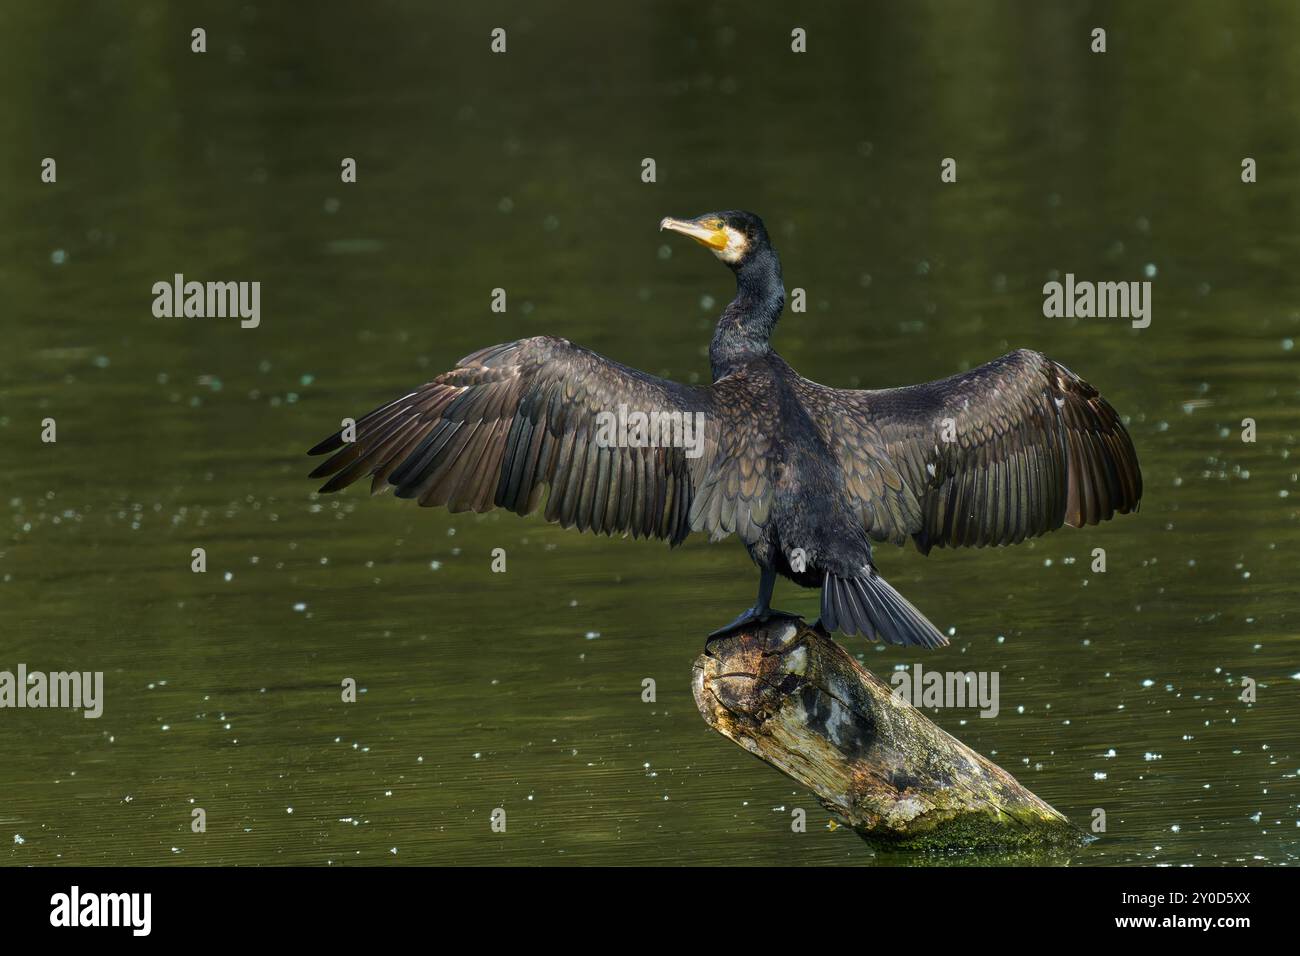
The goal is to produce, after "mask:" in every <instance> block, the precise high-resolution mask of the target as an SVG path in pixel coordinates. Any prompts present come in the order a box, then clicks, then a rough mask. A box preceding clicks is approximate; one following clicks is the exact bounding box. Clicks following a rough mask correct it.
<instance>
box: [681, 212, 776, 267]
mask: <svg viewBox="0 0 1300 956" xmlns="http://www.w3.org/2000/svg"><path fill="white" fill-rule="evenodd" d="M659 228H660V229H670V230H672V231H673V232H680V233H681V234H682V235H683V236H690V237H691V238H692V239H694V240H695V241H696V242H698V243H699V244H700V245H702V246H707V247H708V248H709V249H711V250H713V254H714V255H715V256H717V257H718V258H719V259H721V260H722V261H723V262H725V263H726V264H727V265H729V266H731V267H732V268H733V269H738V268H740V266H741V265H743V264H744V263H745V262H747V261H748V260H750V259H751V258H753V256H754V255H755V254H756V253H758V252H760V251H763V250H766V249H768V248H769V245H768V240H767V230H766V229H764V228H763V220H761V219H759V218H758V217H757V216H755V215H754V214H753V213H752V212H744V211H743V210H739V209H733V210H730V211H729V212H710V213H705V214H704V215H703V216H696V217H695V218H694V219H674V218H673V217H672V216H666V217H665V218H664V219H663V220H661V221H660V223H659Z"/></svg>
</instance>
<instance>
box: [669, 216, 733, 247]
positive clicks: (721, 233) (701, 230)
mask: <svg viewBox="0 0 1300 956" xmlns="http://www.w3.org/2000/svg"><path fill="white" fill-rule="evenodd" d="M714 223H715V225H705V224H704V223H702V222H700V221H699V220H696V219H674V218H673V217H672V216H665V217H664V218H663V219H662V220H660V222H659V228H660V229H661V230H662V229H669V230H671V231H672V232H680V233H681V234H682V235H683V236H690V237H691V238H692V239H694V240H695V241H696V242H698V243H699V244H700V245H702V246H708V247H709V248H710V249H712V250H714V251H715V252H716V251H720V250H722V249H725V248H727V242H728V240H727V230H726V229H724V228H723V227H722V223H721V222H718V221H717V220H714Z"/></svg>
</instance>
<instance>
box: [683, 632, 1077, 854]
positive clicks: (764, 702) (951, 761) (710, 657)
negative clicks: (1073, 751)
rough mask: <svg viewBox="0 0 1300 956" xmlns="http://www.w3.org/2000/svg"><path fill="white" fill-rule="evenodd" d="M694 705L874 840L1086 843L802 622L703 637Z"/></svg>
mask: <svg viewBox="0 0 1300 956" xmlns="http://www.w3.org/2000/svg"><path fill="white" fill-rule="evenodd" d="M694 692H695V703H696V706H697V707H699V709H700V713H701V714H702V715H703V716H704V720H705V722H706V723H708V725H709V726H710V727H712V728H713V729H714V730H716V731H717V732H718V733H720V734H722V735H723V736H724V737H727V738H728V739H730V740H731V741H733V742H734V743H736V744H738V745H740V746H741V747H743V748H744V749H746V750H748V751H749V752H750V753H752V754H754V755H755V756H757V757H759V758H760V759H762V760H765V761H766V762H767V763H769V764H771V765H772V766H773V767H776V768H777V769H778V770H780V771H782V772H783V773H785V774H788V775H789V776H791V777H793V778H794V779H795V780H797V781H799V782H800V783H801V784H803V785H804V786H806V787H808V788H809V789H810V790H811V791H812V792H813V793H814V794H816V796H817V798H818V799H819V800H820V801H821V803H822V805H823V806H824V807H826V809H828V810H829V811H831V813H832V814H834V815H835V816H836V817H838V818H839V819H840V820H842V821H843V822H845V823H847V824H848V825H850V826H852V827H853V828H854V829H855V830H856V831H857V832H858V833H859V834H860V835H861V836H862V837H863V838H865V839H866V840H868V841H869V842H871V843H874V844H877V845H888V846H894V847H899V848H925V849H944V850H950V849H983V848H1001V849H1018V850H1023V849H1032V848H1045V847H1057V846H1065V845H1073V846H1077V845H1079V844H1081V843H1082V842H1083V841H1084V836H1083V834H1082V833H1081V831H1079V830H1078V829H1076V828H1075V827H1074V826H1072V825H1071V824H1070V822H1069V821H1068V820H1066V818H1065V817H1064V816H1062V815H1061V814H1060V813H1059V812H1057V811H1056V810H1055V809H1053V808H1052V807H1051V806H1049V805H1048V804H1046V803H1044V802H1043V801H1042V800H1040V799H1039V798H1038V797H1036V796H1035V795H1034V794H1032V793H1030V792H1029V791H1028V790H1026V789H1025V788H1024V787H1022V786H1021V785H1020V784H1019V783H1017V782H1016V780H1015V778H1013V777H1012V776H1011V775H1010V774H1009V773H1007V772H1006V771H1005V770H1003V769H1002V768H1001V767H998V766H997V765H996V764H994V763H992V762H991V761H989V760H986V759H985V758H983V757H981V756H980V755H979V754H977V753H975V751H973V750H971V749H970V748H969V747H967V746H966V745H965V744H963V743H962V742H961V741H959V740H957V739H956V738H954V737H952V736H951V735H950V734H948V733H945V732H944V731H943V730H942V729H941V728H940V727H938V726H937V725H936V724H934V723H933V722H932V721H931V720H929V719H928V718H927V717H926V716H925V715H924V714H923V713H921V712H920V711H919V710H917V709H916V708H915V707H913V706H912V705H911V704H910V703H908V702H907V701H905V700H902V699H901V698H899V697H897V696H895V695H894V693H893V692H892V689H891V688H890V686H889V685H888V684H886V683H885V682H884V681H882V680H880V679H879V678H878V677H876V676H875V675H874V674H872V673H871V672H870V671H868V670H867V669H866V668H864V667H862V665H860V664H859V663H858V662H857V661H855V660H854V659H853V658H852V657H851V656H850V655H849V654H848V652H847V651H845V650H844V649H843V648H842V647H840V645H839V644H837V643H836V642H835V641H834V640H832V639H831V638H828V637H826V636H825V635H824V634H822V633H820V632H818V631H816V630H813V629H812V628H810V627H809V626H808V625H807V624H806V623H804V621H803V620H802V619H800V618H795V617H789V616H784V615H781V616H778V617H774V618H772V619H770V620H768V621H767V622H766V623H764V624H761V625H757V626H754V627H746V628H741V629H739V630H737V631H733V632H731V633H729V634H726V635H723V636H722V637H720V638H716V639H714V640H712V641H710V642H709V645H708V647H707V648H706V650H705V653H704V654H702V655H700V657H698V658H697V659H696V661H695V673H694Z"/></svg>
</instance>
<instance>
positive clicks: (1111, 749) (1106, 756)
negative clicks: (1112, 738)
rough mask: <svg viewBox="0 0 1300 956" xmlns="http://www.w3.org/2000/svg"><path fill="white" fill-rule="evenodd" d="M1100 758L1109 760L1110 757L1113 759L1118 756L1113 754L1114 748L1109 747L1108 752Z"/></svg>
mask: <svg viewBox="0 0 1300 956" xmlns="http://www.w3.org/2000/svg"><path fill="white" fill-rule="evenodd" d="M1102 756H1103V757H1105V758H1106V759H1107V760H1110V759H1111V758H1112V757H1115V756H1118V755H1117V754H1116V753H1115V748H1114V747H1111V748H1110V749H1109V750H1107V751H1106V752H1105V753H1104V754H1102Z"/></svg>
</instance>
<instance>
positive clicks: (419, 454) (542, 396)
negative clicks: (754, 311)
mask: <svg viewBox="0 0 1300 956" xmlns="http://www.w3.org/2000/svg"><path fill="white" fill-rule="evenodd" d="M637 413H640V414H643V415H645V416H646V417H647V419H649V418H650V416H651V415H655V416H657V420H658V421H659V422H660V424H661V429H660V430H659V431H658V432H656V434H657V435H659V436H660V438H665V439H669V440H671V439H674V438H675V439H677V443H676V444H671V443H665V442H659V441H656V442H654V445H657V446H658V447H654V446H653V445H651V443H649V442H647V441H645V440H641V441H639V442H638V441H636V440H635V437H636V436H635V426H634V428H633V438H634V441H633V442H631V443H628V442H626V441H625V440H624V441H623V443H622V444H620V443H619V442H620V440H623V439H625V438H626V436H627V434H628V431H627V430H626V429H622V430H618V431H616V432H610V431H606V432H604V433H602V429H603V428H607V423H609V422H611V421H615V422H617V421H622V422H626V421H628V419H629V417H634V416H636V414H637ZM610 416H612V418H610ZM602 419H603V422H602ZM664 422H667V423H668V424H667V425H663V423H664ZM701 425H702V426H703V433H700V432H699V431H697V427H698V426H701ZM673 428H677V431H675V432H674V431H673ZM728 432H730V433H731V434H730V437H729V436H728V434H727V433H728ZM738 435H739V430H737V429H726V428H724V423H723V422H722V421H721V420H720V415H719V414H718V403H717V401H716V399H715V396H714V394H713V392H712V388H711V387H705V388H699V387H693V386H688V385H681V384H679V383H677V382H672V381H668V380H666V379H661V378H656V377H655V376H652V375H647V374H645V373H644V372H639V371H637V370H636V369H632V368H628V367H626V366H623V365H619V364H618V363H616V362H612V361H610V360H609V359H606V358H604V357H603V356H601V355H598V354H596V353H595V352H592V351H589V350H587V349H584V348H580V347H578V346H575V345H573V344H571V343H570V342H568V341H566V340H564V339H557V338H550V337H546V336H540V337H537V338H531V339H522V340H520V341H518V342H510V343H507V344H505V345H495V346H492V347H491V348H486V349H482V350H480V351H478V352H475V353H474V354H472V355H469V356H466V357H465V358H464V359H462V360H461V361H460V362H459V363H457V365H456V367H455V368H454V369H452V370H451V371H449V372H446V373H444V374H442V375H439V376H438V377H437V378H435V379H434V380H433V381H431V382H429V383H428V384H426V385H423V386H421V387H420V388H418V389H416V390H415V391H414V392H411V393H410V394H409V395H405V396H403V397H402V398H400V399H398V400H397V401H394V402H390V403H389V404H387V405H384V406H381V407H380V408H377V409H375V410H374V411H372V412H370V413H369V414H368V415H365V416H364V417H362V418H360V419H358V420H357V422H356V425H355V435H354V436H351V437H353V440H352V441H348V440H346V438H347V437H349V436H347V435H346V433H345V432H344V431H342V430H341V431H339V432H337V433H335V434H334V435H332V436H330V437H329V438H326V439H325V440H324V441H322V442H321V443H320V444H318V445H317V446H316V447H315V448H313V449H311V451H310V454H313V455H320V454H326V453H331V452H332V453H333V454H332V455H331V457H330V458H329V459H328V460H326V461H325V462H324V463H323V464H322V465H320V466H319V467H318V468H316V470H315V471H313V472H312V477H314V478H321V477H326V476H330V479H329V481H327V482H326V483H325V484H324V485H323V486H322V487H321V489H320V490H321V491H322V492H326V493H327V492H332V491H338V490H339V489H341V488H344V487H346V486H348V485H350V484H352V482H354V481H356V480H357V479H359V478H362V477H365V476H369V477H370V478H371V492H372V493H375V492H378V491H381V490H384V489H385V488H386V487H388V486H390V485H391V486H392V487H393V488H394V489H395V493H396V494H397V495H398V496H399V497H402V498H415V499H417V500H418V501H419V503H420V504H421V505H424V506H432V505H446V506H447V507H448V508H449V509H450V510H452V511H469V510H472V511H478V512H482V511H488V510H491V509H492V508H494V507H504V508H508V509H509V510H511V511H514V512H516V513H517V514H529V513H531V512H532V511H533V510H535V509H536V508H537V507H538V505H539V504H540V503H541V497H542V492H543V489H545V488H547V487H549V488H550V494H549V497H548V498H547V503H546V512H545V516H546V519H547V520H548V521H554V522H558V523H559V524H561V525H563V526H564V527H566V528H568V527H576V528H578V529H579V530H582V531H587V530H590V531H595V532H598V533H605V534H610V533H614V532H624V533H631V534H632V535H633V536H634V537H657V538H664V539H666V540H668V541H670V542H672V543H674V544H676V543H678V542H680V541H681V540H682V539H684V538H685V537H686V536H687V535H688V534H689V533H690V531H692V530H707V531H710V532H711V533H714V534H715V535H719V534H723V533H726V532H729V531H732V530H735V529H736V527H737V524H736V522H737V513H738V511H743V514H744V516H745V519H746V522H747V523H749V514H750V508H749V506H748V505H747V504H745V505H744V506H743V508H742V507H741V504H740V500H741V488H742V485H743V486H744V488H746V489H748V490H750V491H754V490H755V489H756V486H757V483H756V482H754V481H752V480H751V481H748V482H740V481H736V480H732V479H731V476H732V475H733V474H736V475H739V472H740V466H739V464H737V463H735V462H734V461H732V460H731V459H730V458H729V455H731V454H733V453H734V452H735V450H736V449H735V444H736V441H737V437H738ZM611 439H613V440H611ZM643 439H644V436H643ZM688 449H689V450H691V452H692V453H691V454H688ZM696 453H698V454H696ZM697 488H699V489H702V491H703V494H702V496H701V495H700V494H697ZM765 488H766V485H764V489H765ZM756 497H757V495H756ZM724 519H725V520H724ZM727 521H729V522H730V526H729V527H726V526H725V525H726V523H727ZM724 528H725V530H724Z"/></svg>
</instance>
